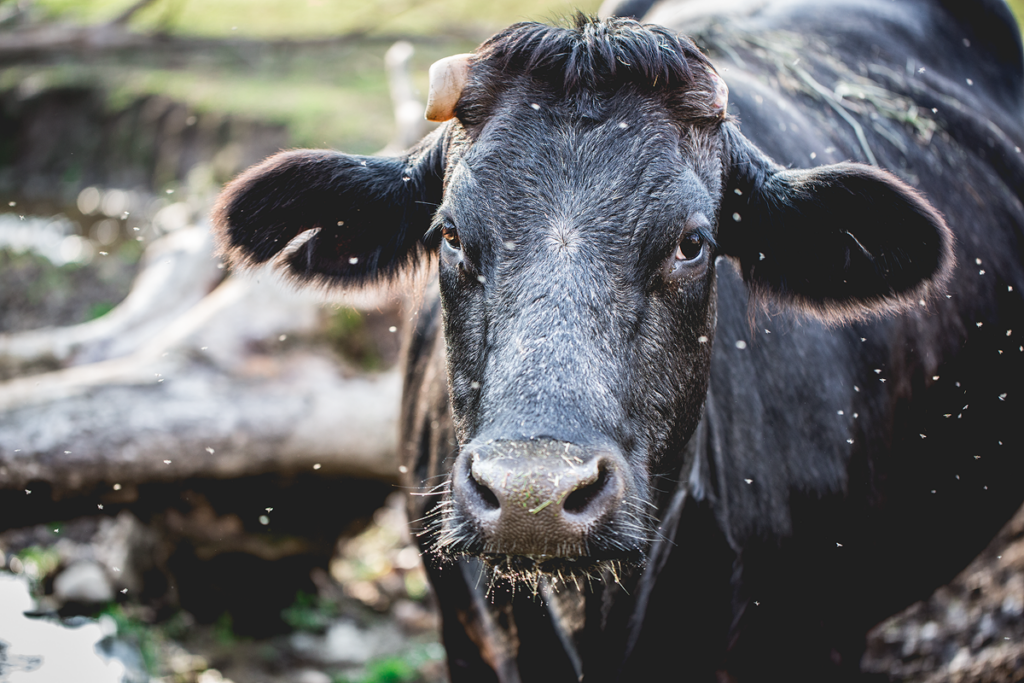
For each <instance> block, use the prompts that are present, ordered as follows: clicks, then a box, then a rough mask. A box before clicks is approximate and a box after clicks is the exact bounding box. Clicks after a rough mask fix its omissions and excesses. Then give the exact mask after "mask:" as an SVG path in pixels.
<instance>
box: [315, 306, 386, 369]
mask: <svg viewBox="0 0 1024 683" xmlns="http://www.w3.org/2000/svg"><path fill="white" fill-rule="evenodd" d="M326 336H327V340H328V341H329V342H330V343H331V346H333V347H334V350H335V351H337V352H338V353H339V354H340V355H341V356H342V357H343V358H345V359H346V360H349V361H350V362H352V363H355V364H356V365H357V366H359V367H360V368H362V369H363V370H380V369H381V367H382V366H383V365H384V359H383V358H381V356H380V352H379V351H378V350H377V343H376V342H375V341H374V339H373V335H372V334H371V333H370V330H369V328H367V326H366V320H365V319H364V318H363V315H362V314H361V313H360V312H359V311H357V310H356V309H354V308H348V307H344V306H343V307H341V308H338V309H337V310H335V311H334V312H333V313H332V314H331V317H330V318H329V319H328V321H327V329H326Z"/></svg>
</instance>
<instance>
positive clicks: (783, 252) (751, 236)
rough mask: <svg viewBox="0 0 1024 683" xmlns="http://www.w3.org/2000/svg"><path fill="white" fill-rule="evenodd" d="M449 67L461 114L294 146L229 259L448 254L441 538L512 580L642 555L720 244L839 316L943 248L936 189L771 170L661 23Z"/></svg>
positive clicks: (696, 366) (335, 265) (873, 302)
mask: <svg viewBox="0 0 1024 683" xmlns="http://www.w3.org/2000/svg"><path fill="white" fill-rule="evenodd" d="M435 76H436V78H435V79H434V80H435V82H440V83H442V85H441V86H437V87H436V88H435V92H433V93H432V98H431V105H430V107H429V112H430V115H431V116H432V117H434V118H437V119H450V120H449V121H448V122H447V123H446V124H445V125H444V126H442V127H441V129H439V130H438V131H437V132H436V133H435V134H434V135H432V136H431V137H429V138H427V139H426V140H425V141H424V142H423V143H421V145H420V146H419V147H417V148H416V149H414V150H412V151H411V152H410V153H409V154H408V155H406V156H404V157H401V158H394V159H384V158H372V157H365V158H364V157H353V156H348V155H342V154H335V153H330V152H311V151H297V152H286V153H283V154H281V155H278V156H276V157H273V158H271V159H270V160H268V161H266V162H264V163H263V164H262V165H260V166H257V167H255V168H253V169H250V170H249V171H247V172H246V173H244V174H243V175H242V176H240V177H239V178H238V179H236V180H235V181H234V182H233V183H232V184H231V185H230V186H229V187H228V188H227V189H226V190H225V192H224V194H223V196H222V198H221V201H220V204H219V205H218V207H217V209H216V211H215V214H214V219H215V224H216V226H217V227H218V230H219V231H220V234H221V240H222V246H223V251H224V252H225V253H226V254H227V255H228V256H229V257H230V258H231V259H232V260H234V261H235V262H241V263H262V262H265V261H267V260H270V259H272V258H276V259H278V263H279V264H281V265H282V266H283V267H284V268H285V269H286V270H287V271H288V272H290V273H291V274H292V275H294V276H295V277H297V278H298V279H300V280H301V281H306V282H314V283H320V284H331V285H342V286H345V285H355V284H363V283H365V282H367V281H369V280H373V279H379V278H386V277H388V276H389V275H391V274H393V273H396V272H398V271H400V270H401V268H402V267H403V266H405V265H406V264H408V263H410V262H414V261H416V260H418V259H420V258H426V257H427V255H428V254H436V255H437V259H438V262H439V264H438V268H439V281H440V289H441V298H442V309H443V317H444V334H445V340H446V346H447V364H448V375H449V391H450V398H451V406H452V412H453V418H454V424H455V429H456V433H457V436H458V441H459V444H460V452H459V454H458V456H457V458H455V459H454V462H452V463H450V473H449V476H450V480H449V483H450V486H449V487H448V491H447V494H446V499H445V501H444V502H443V503H442V505H441V506H440V507H439V508H438V510H439V514H438V515H437V518H436V520H435V527H434V529H433V531H434V544H435V548H436V549H437V550H438V551H439V552H441V553H442V554H445V555H448V556H451V555H459V554H472V555H478V556H481V557H484V558H485V559H487V560H488V561H489V562H490V563H491V564H492V566H494V567H495V568H496V569H497V570H498V572H499V573H500V574H505V575H507V576H510V577H513V578H515V577H523V576H536V574H537V572H538V571H541V572H546V573H550V574H554V575H556V576H558V575H561V576H562V577H563V578H565V574H566V573H568V574H569V575H576V574H579V573H592V572H593V570H595V569H597V568H600V567H601V566H602V565H603V564H608V563H611V564H612V565H613V566H614V564H615V563H617V562H620V561H623V560H626V561H630V562H642V559H643V555H644V551H645V549H646V547H647V545H648V542H649V538H650V537H651V535H652V534H653V530H654V528H655V527H656V525H657V509H658V504H659V501H658V499H657V496H656V493H655V492H656V491H657V490H659V489H667V488H669V487H668V486H667V485H663V486H659V481H660V480H662V479H668V480H672V479H674V478H676V477H678V475H679V472H680V468H681V466H682V464H683V463H682V462H681V460H682V453H683V450H684V448H683V447H684V445H685V443H686V441H687V439H689V437H690V436H691V435H692V433H693V431H694V429H695V427H696V425H697V422H698V420H699V418H700V415H701V409H702V406H703V402H704V397H705V394H706V390H707V385H708V380H709V374H710V358H711V353H712V348H713V341H714V331H715V319H716V305H717V304H716V297H715V269H716V262H717V261H716V259H722V258H724V259H728V260H731V261H732V262H733V263H734V264H736V265H737V266H738V267H739V268H740V270H741V272H742V274H743V276H744V278H745V280H746V281H747V283H748V284H749V286H750V288H751V291H752V293H753V294H754V295H755V296H758V297H770V298H774V299H775V300H776V301H778V302H779V303H780V304H781V305H784V306H791V307H799V308H801V309H802V310H804V311H806V312H808V313H810V314H812V315H816V316H819V317H822V318H824V319H827V320H830V321H832V322H841V321H842V320H845V319H848V318H851V317H857V316H861V315H868V314H874V313H878V312H882V311H886V310H898V309H899V308H901V307H903V306H905V305H906V304H907V302H908V301H915V300H916V299H917V298H919V297H920V296H923V295H925V293H926V292H925V290H927V289H928V287H929V286H931V285H932V284H934V283H935V282H936V281H941V280H942V278H943V277H945V273H947V272H948V270H949V268H950V260H951V256H950V253H951V245H950V240H951V238H950V234H949V231H948V229H946V227H945V225H944V224H943V222H942V219H941V217H939V216H938V215H937V214H936V213H935V212H934V210H932V209H931V207H930V206H929V205H928V204H927V203H926V202H925V201H924V200H923V199H921V198H920V197H918V196H917V195H916V194H915V193H914V192H913V191H912V190H910V189H909V188H907V187H906V186H905V185H903V184H902V183H900V182H899V181H898V180H896V179H895V178H893V177H892V176H890V175H888V174H886V173H884V172H882V171H879V170H877V169H873V168H869V167H865V166H859V165H854V164H844V165H837V166H827V167H821V168H818V169H814V170H809V171H807V170H783V169H781V168H779V167H778V166H776V165H775V164H774V163H773V162H772V161H771V160H770V159H767V158H766V157H764V155H762V154H761V153H760V152H759V151H758V150H757V149H756V148H755V147H753V145H751V144H750V143H749V142H748V141H746V140H745V139H744V138H743V137H742V135H741V134H740V133H739V130H738V128H737V126H736V124H735V123H734V122H732V121H730V120H729V119H728V118H727V117H726V116H725V112H724V105H725V99H726V95H725V90H724V87H723V86H722V85H721V80H720V79H719V78H718V77H717V75H716V74H715V73H714V70H713V68H712V67H711V66H710V64H709V63H708V62H707V60H706V59H705V58H704V57H703V56H702V55H701V54H700V53H699V52H698V51H697V50H696V49H695V48H694V47H693V45H692V44H691V43H689V42H688V41H686V40H685V39H680V38H678V37H676V36H674V35H672V34H670V33H669V32H667V31H665V30H661V29H657V28H653V27H641V26H639V25H638V24H636V23H635V22H631V21H624V20H612V21H609V22H595V23H591V22H588V21H581V22H580V24H579V25H578V26H577V27H576V28H575V29H556V28H551V27H546V26H541V25H536V24H527V25H517V26H514V27H512V28H510V29H508V30H507V31H505V32H504V33H502V34H499V35H498V36H496V37H495V38H493V39H491V40H490V41H488V43H485V45H484V46H482V47H481V48H480V50H478V52H477V53H476V54H475V55H472V56H469V57H464V58H459V59H458V60H456V61H455V62H448V63H446V65H444V67H443V68H442V69H440V70H439V72H438V74H435ZM740 213H742V217H743V220H742V221H737V220H734V219H733V218H732V217H733V215H734V214H735V215H739V214H740ZM723 216H724V218H723Z"/></svg>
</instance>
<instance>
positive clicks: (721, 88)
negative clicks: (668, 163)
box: [431, 71, 729, 119]
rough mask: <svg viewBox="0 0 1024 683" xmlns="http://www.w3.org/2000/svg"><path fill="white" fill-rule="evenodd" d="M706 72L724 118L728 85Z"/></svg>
mask: <svg viewBox="0 0 1024 683" xmlns="http://www.w3.org/2000/svg"><path fill="white" fill-rule="evenodd" d="M708 73H709V75H710V76H711V84H712V85H713V86H714V88H715V96H714V99H712V100H711V109H712V110H713V111H715V112H717V113H718V116H719V118H723V119H724V118H725V112H726V109H727V108H728V107H729V86H727V85H726V84H725V81H723V80H722V77H721V76H719V75H718V74H717V73H715V72H714V71H709V72H708ZM431 74H433V72H431Z"/></svg>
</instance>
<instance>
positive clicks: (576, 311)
mask: <svg viewBox="0 0 1024 683" xmlns="http://www.w3.org/2000/svg"><path fill="white" fill-rule="evenodd" d="M665 5H667V3H659V8H661V9H664V8H665ZM714 11H715V10H714V9H711V10H709V12H712V13H713V12H714ZM1008 17H1009V14H1008V12H1007V11H1006V9H1005V7H1003V6H1002V5H1001V4H1000V3H998V2H996V0H984V1H983V2H981V3H979V7H978V8H977V11H973V10H972V11H970V12H967V11H963V10H962V9H961V8H959V5H957V4H956V3H952V2H946V0H905V1H904V2H901V3H893V2H890V1H889V0H844V1H843V2H839V3H836V4H835V5H833V4H832V3H827V4H826V3H817V2H811V1H810V0H808V2H806V3H794V2H785V3H779V4H778V5H773V4H771V3H769V5H768V6H767V7H765V8H763V9H762V10H759V11H757V12H753V13H749V14H747V15H743V16H739V17H730V18H728V19H725V20H723V19H722V18H721V17H712V18H709V19H708V20H706V21H697V22H696V23H694V24H693V25H692V26H689V27H682V26H676V27H672V29H673V30H669V29H665V28H659V27H644V26H641V25H640V24H638V23H636V22H633V21H628V20H611V21H608V22H594V21H591V20H585V19H577V23H576V25H575V27H573V28H551V27H544V26H540V25H535V24H519V25H516V26H514V27H511V28H510V29H508V30H506V31H504V32H502V33H500V34H498V35H497V36H495V37H494V38H492V39H491V40H490V41H488V42H487V43H485V44H484V45H483V46H481V48H480V49H479V50H478V52H477V54H476V56H475V58H474V61H473V65H472V68H471V73H470V78H469V82H468V84H467V85H466V88H465V89H464V91H463V93H462V97H461V99H460V101H459V103H458V105H457V106H456V113H457V118H456V119H455V120H453V121H451V122H449V123H447V124H445V125H444V126H442V127H441V129H440V130H439V131H438V132H437V133H436V134H435V135H433V136H431V137H429V138H428V139H427V140H425V141H424V142H423V143H422V144H421V145H420V146H419V147H418V148H417V149H416V150H414V151H413V152H412V153H411V154H410V155H408V157H403V158H401V159H390V160H389V159H380V160H373V159H367V158H360V157H349V156H346V155H335V154H333V153H325V152H290V153H286V154H284V155H281V156H278V157H275V158H274V159H272V160H270V161H268V162H266V163H265V164H264V165H262V166H260V167H257V168H256V169H253V170H251V171H249V172H247V173H246V174H243V176H241V177H240V178H239V179H238V180H236V181H235V182H234V183H232V185H231V186H229V188H228V189H227V190H226V191H225V195H224V198H223V199H222V202H221V204H220V205H219V207H218V209H217V211H216V213H215V225H216V227H217V229H218V231H219V233H220V235H221V244H222V248H223V250H224V251H225V253H227V255H228V256H229V258H231V259H232V261H233V262H234V263H237V264H241V265H247V264H249V265H252V264H259V263H264V262H266V261H268V260H271V259H274V258H282V257H279V256H278V254H281V253H284V254H285V256H284V257H283V258H284V260H285V263H284V265H285V267H286V268H287V269H288V270H289V271H290V272H291V273H292V274H293V276H294V277H296V278H298V279H299V280H302V281H312V282H314V283H319V284H324V285H327V284H336V285H341V286H353V285H360V284H363V283H365V282H373V281H376V280H379V279H385V280H386V279H388V278H390V277H392V276H393V275H395V274H397V273H399V272H401V271H402V269H403V268H409V267H413V266H414V265H415V264H416V263H417V262H419V261H422V260H424V259H426V260H427V262H428V263H432V262H433V261H431V256H432V255H433V254H434V253H437V259H436V262H437V269H438V271H437V281H438V286H437V287H436V288H434V287H430V288H428V290H427V291H426V293H425V295H424V302H423V307H422V309H421V311H420V313H419V317H418V318H417V319H415V324H414V325H413V329H412V330H411V332H410V334H411V340H410V343H409V344H408V347H407V348H408V351H409V357H408V365H407V368H406V384H405V396H404V399H403V409H402V436H401V443H402V454H401V455H402V459H403V462H404V464H405V465H406V468H407V471H408V474H407V476H406V480H405V484H406V485H407V486H412V487H420V488H421V489H422V490H421V493H422V494H423V495H419V496H413V497H411V498H410V504H409V510H410V518H411V519H413V520H415V521H414V522H413V528H414V531H416V532H417V535H418V539H419V541H420V544H421V547H422V549H423V550H424V553H425V557H426V559H427V569H428V572H429V573H430V576H431V582H432V584H433V586H434V587H435V590H436V593H437V596H438V603H439V605H440V608H441V612H442V618H443V624H442V629H443V637H444V640H445V645H446V648H447V650H448V656H449V667H450V671H451V676H452V679H453V680H454V681H472V682H474V683H475V682H477V681H503V682H504V681H531V682H532V681H577V680H579V679H580V677H581V676H582V677H583V680H586V681H588V682H589V683H593V682H595V681H596V682H599V683H601V682H609V681H647V680H651V681H654V680H658V681H660V680H679V679H683V680H698V681H710V680H734V681H762V680H763V681H775V680H789V681H815V682H817V681H837V680H856V679H858V678H859V677H860V675H861V672H860V662H861V655H862V654H863V651H864V643H865V641H864V638H865V633H866V632H867V630H868V629H869V628H871V627H872V626H873V625H874V624H876V623H877V622H878V621H880V620H881V619H883V618H885V617H886V616H888V615H890V614H892V613H894V612H895V611H897V610H899V609H902V608H903V607H905V606H906V605H908V604H909V603H911V602H912V601H914V600H916V599H919V598H922V597H925V596H926V595H927V594H928V593H929V592H930V591H931V590H933V589H934V588H935V587H937V586H939V585H941V584H942V583H944V582H945V581H948V580H949V579H950V578H951V577H952V576H953V575H954V574H955V573H956V572H957V571H959V570H960V569H961V568H963V567H964V566H965V565H966V564H967V562H969V561H970V559H972V557H973V556H974V555H975V554H976V553H977V552H979V551H980V549H981V548H982V547H983V545H984V544H985V543H986V542H987V540H988V539H989V538H991V536H992V535H993V534H994V533H995V531H996V530H997V529H998V527H999V526H1000V525H1001V524H1002V523H1003V522H1004V521H1005V520H1006V519H1007V518H1008V517H1009V516H1010V514H1012V512H1013V511H1014V510H1015V509H1016V508H1017V507H1018V506H1019V505H1020V503H1021V500H1022V498H1024V492H1022V490H1021V488H1020V486H1019V485H1018V482H1019V481H1021V479H1022V477H1024V459H1022V458H1020V457H1019V453H1020V450H1021V448H1022V447H1024V441H1022V439H1021V437H1020V435H1019V434H1018V432H1019V430H1017V429H1016V428H1015V427H1014V425H1015V424H1016V420H1017V418H1018V417H1019V411H1020V407H1021V404H1020V402H1019V399H1018V398H1017V396H1018V394H1020V395H1022V396H1024V393H1021V388H1022V387H1024V346H1021V345H1020V343H1019V340H1017V341H1016V342H1015V341H1013V340H1015V339H1017V336H1019V334H1018V333H1019V331H1024V299H1022V298H1021V292H1022V291H1024V267H1022V264H1021V247H1020V245H1021V244H1022V243H1024V204H1022V203H1021V197H1022V196H1024V160H1022V157H1021V152H1020V146H1021V145H1022V144H1024V127H1022V125H1021V120H1022V119H1024V117H1022V113H1024V112H1022V111H1021V107H1022V105H1021V92H1024V90H1022V89H1024V82H1022V74H1024V71H1022V64H1021V62H1022V60H1021V51H1020V40H1019V37H1018V36H1017V33H1016V29H1015V27H1014V26H1013V25H1012V23H1010V21H1009V19H1008ZM674 29H690V30H692V31H694V36H695V43H696V44H700V45H704V46H707V49H708V51H709V54H710V55H711V57H712V58H713V59H714V61H715V64H716V65H717V66H718V68H721V73H722V75H723V77H724V78H725V80H726V81H727V82H728V83H729V86H730V88H731V94H732V96H731V99H730V116H729V117H727V118H725V119H723V118H722V117H721V116H720V112H719V111H718V110H717V109H716V108H715V107H714V106H713V99H714V98H713V94H714V90H713V87H712V78H711V73H712V69H714V68H715V67H713V66H712V65H711V62H710V61H709V59H708V58H707V57H705V56H704V55H703V54H701V53H700V52H699V51H697V50H696V49H695V48H694V42H690V41H689V40H688V39H683V38H677V37H676V35H675V33H674ZM964 38H968V39H969V40H967V41H964ZM968 43H969V45H968ZM936 65H938V67H941V68H937V67H936ZM967 78H970V79H971V82H970V83H968V82H967V80H966V79H967ZM857 87H859V88H862V89H863V90H864V91H865V93H866V94H865V97H863V98H860V97H858V96H857V91H856V90H855V88H857ZM843 88H846V89H847V90H849V89H850V88H854V90H852V91H850V92H851V95H850V96H848V97H845V98H844V97H841V94H840V93H841V91H842V89H843ZM741 129H742V131H743V132H742V134H741V133H740V130H741ZM850 160H854V161H852V162H851V161H850ZM363 161H365V162H366V164H367V166H366V167H363V165H362V162H363ZM883 169H884V170H883ZM405 178H408V180H405ZM734 214H735V215H736V218H734ZM339 220H343V221H344V222H345V225H344V226H340V228H341V229H339V226H337V221H339ZM947 223H948V227H947ZM314 228H320V232H319V233H318V234H317V235H316V237H315V238H314V239H315V241H313V240H310V241H309V242H307V243H306V245H309V244H312V246H306V245H303V246H301V247H299V248H298V249H293V250H292V251H290V252H289V251H286V250H285V246H286V245H287V244H288V243H289V242H290V241H292V240H294V239H295V238H296V236H299V235H300V234H301V233H302V232H303V231H306V230H310V229H314ZM954 235H955V239H954V237H953V236H954ZM426 252H429V253H426ZM350 258H356V259H357V260H356V263H355V264H351V263H349V259H350ZM751 303H753V304H754V305H753V306H751ZM759 304H765V305H764V306H760V305H759ZM563 456H564V458H565V459H567V460H566V463H567V464H568V466H569V467H573V466H575V465H576V464H579V465H585V464H587V463H596V462H599V463H600V464H601V468H602V469H601V471H602V474H601V476H600V477H599V478H597V479H596V481H599V482H611V483H612V485H614V486H612V485H608V488H606V489H601V488H600V486H599V485H598V484H594V483H592V482H591V481H588V482H587V483H586V484H585V485H584V486H581V487H580V488H576V489H573V490H572V493H571V494H567V495H569V496H571V495H574V494H578V493H580V492H591V493H588V494H587V495H586V496H577V499H579V498H581V497H582V498H584V499H587V498H589V499H595V500H596V499H600V498H601V494H603V493H606V492H607V491H613V489H614V492H617V493H615V495H614V496H612V495H610V494H609V495H608V496H606V497H607V498H608V499H614V500H615V501H616V503H615V506H613V507H609V508H601V509H600V510H599V512H600V514H595V515H594V516H593V517H590V518H586V519H587V520H588V521H587V523H586V524H579V525H577V526H578V527H579V528H582V529H583V530H582V531H580V532H579V533H577V532H575V531H573V532H572V533H570V532H568V531H566V529H567V528H568V527H567V526H557V524H558V522H557V517H551V516H548V517H544V518H543V519H545V520H546V521H545V522H544V524H555V525H556V526H552V527H549V528H550V529H552V530H553V532H552V533H553V534H554V535H556V536H558V537H559V538H562V539H568V540H566V541H565V543H564V544H563V546H564V547H556V548H550V547H547V546H546V545H545V541H544V533H541V532H539V531H537V529H538V528H541V527H537V526H534V525H531V524H530V523H529V520H530V519H531V518H530V517H529V515H532V514H535V513H537V514H539V513H541V511H543V510H545V509H547V510H548V512H551V510H553V509H555V510H556V512H558V514H561V512H559V511H558V510H557V509H556V508H558V506H560V505H561V504H562V501H563V500H568V497H566V498H564V499H559V500H555V499H554V496H553V495H550V496H548V498H547V499H544V498H543V497H542V498H541V499H538V500H537V501H534V502H529V503H528V505H527V504H524V505H523V507H524V509H529V513H528V514H524V513H518V514H519V516H518V517H516V518H515V519H516V520H518V521H517V522H516V523H517V524H518V525H519V527H517V528H516V529H513V530H511V531H505V530H503V527H502V525H501V524H496V523H494V519H495V518H496V517H495V515H497V514H498V512H499V508H500V504H499V503H500V501H499V502H498V503H495V500H497V498H496V495H495V491H499V492H502V493H504V494H509V495H512V496H514V495H519V494H520V493H522V494H523V496H525V497H520V498H516V499H515V500H516V501H518V502H522V501H524V500H526V501H529V500H530V499H529V495H532V492H533V491H534V490H535V489H534V488H533V487H536V490H539V491H541V492H546V494H545V495H547V494H550V493H551V492H553V491H554V492H557V491H560V489H557V486H558V484H557V483H556V484H553V485H549V484H548V483H546V482H547V480H549V479H552V478H555V479H557V478H559V477H561V476H562V474H563V473H564V472H567V471H568V470H566V469H565V468H564V467H563V466H562V463H560V462H558V460H559V459H560V458H562V457H563ZM975 456H977V457H975ZM599 459H600V460H599ZM495 462H498V464H500V465H501V466H507V468H508V469H507V474H508V476H507V477H505V479H510V478H511V479H515V480H522V481H525V482H528V483H529V485H530V486H529V487H527V486H525V485H524V486H522V487H520V489H518V490H512V489H509V490H505V489H500V490H499V489H498V488H495V489H494V490H491V489H488V486H494V487H498V486H499V485H498V484H494V482H495V481H500V480H501V477H498V478H497V479H495V478H493V477H491V475H490V474H488V475H487V477H491V478H487V477H485V476H484V475H482V474H479V471H478V470H474V467H476V466H477V465H479V464H480V463H483V464H485V465H488V466H492V469H493V467H497V465H495ZM559 468H561V469H559ZM453 472H454V473H455V477H454V478H453V476H452V473H453ZM545 475H552V476H545ZM453 482H454V484H453ZM602 485H604V484H602ZM552 486H554V488H552ZM595 487H596V488H595ZM524 492H525V493H524ZM489 495H490V496H491V498H488V496H489ZM537 502H539V503H540V504H538V505H536V507H533V506H534V505H535V503H537ZM585 503H586V501H584V503H583V504H577V505H576V507H575V508H574V511H573V512H572V514H578V513H580V510H583V511H584V512H586V504H585ZM566 510H568V508H566ZM553 514H554V513H553ZM566 514H568V513H566ZM488 515H490V517H488ZM537 519H541V517H538V518H537ZM553 520H554V521H553ZM524 526H525V527H526V528H525V530H524V528H523V527H524ZM544 528H548V527H544ZM588 551H592V553H591V554H589V555H588ZM478 556H483V558H482V559H481V558H480V557H478ZM597 557H600V559H601V561H602V562H601V563H595V562H592V560H595V559H597ZM485 565H490V566H491V567H492V568H496V571H492V572H488V571H487V569H486V566H485ZM581 567H582V570H581V571H577V570H578V569H580V568H581ZM549 570H550V571H549ZM588 573H590V574H591V576H588V575H587V574H588ZM595 574H599V575H598V576H594V575H595ZM554 588H557V589H558V590H557V591H555V590H554Z"/></svg>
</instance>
